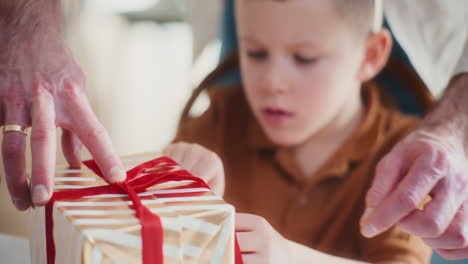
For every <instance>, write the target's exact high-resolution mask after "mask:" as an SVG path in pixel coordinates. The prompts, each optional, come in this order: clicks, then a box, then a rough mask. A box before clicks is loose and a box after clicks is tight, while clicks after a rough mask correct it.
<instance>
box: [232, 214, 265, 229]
mask: <svg viewBox="0 0 468 264" xmlns="http://www.w3.org/2000/svg"><path fill="white" fill-rule="evenodd" d="M265 224H267V222H266V220H265V219H264V218H263V217H261V216H257V215H253V214H240V213H238V214H236V218H235V226H236V232H253V231H256V230H259V229H260V228H262V227H263V226H264V225H265Z"/></svg>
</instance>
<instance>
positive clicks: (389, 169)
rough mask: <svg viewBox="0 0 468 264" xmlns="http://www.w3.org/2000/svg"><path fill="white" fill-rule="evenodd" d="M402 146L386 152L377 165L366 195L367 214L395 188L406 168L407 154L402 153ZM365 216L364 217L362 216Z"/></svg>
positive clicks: (407, 162)
mask: <svg viewBox="0 0 468 264" xmlns="http://www.w3.org/2000/svg"><path fill="white" fill-rule="evenodd" d="M401 150H403V148H398V147H396V148H395V149H393V150H392V151H391V152H390V153H388V154H387V155H386V156H385V157H384V158H383V159H382V160H381V161H380V162H379V163H378V165H377V167H376V170H375V177H374V180H373V183H372V186H371V188H370V189H369V191H368V193H367V195H366V208H367V209H368V210H367V214H368V215H369V214H370V213H371V211H370V210H373V209H374V208H375V207H377V205H379V204H380V203H381V202H382V201H383V200H384V199H385V198H386V197H387V196H388V195H389V194H390V192H391V191H392V190H393V189H394V188H395V186H396V185H397V183H398V182H399V181H400V179H401V177H402V175H404V174H405V173H406V172H407V170H408V164H409V160H408V158H405V157H406V156H408V155H405V153H402V151H401ZM364 218H365V217H364Z"/></svg>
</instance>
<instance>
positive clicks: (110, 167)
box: [63, 82, 126, 182]
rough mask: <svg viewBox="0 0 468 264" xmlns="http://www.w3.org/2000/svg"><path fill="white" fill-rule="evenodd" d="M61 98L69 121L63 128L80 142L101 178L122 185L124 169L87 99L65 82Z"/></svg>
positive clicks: (71, 84) (74, 87)
mask: <svg viewBox="0 0 468 264" xmlns="http://www.w3.org/2000/svg"><path fill="white" fill-rule="evenodd" d="M64 85H65V88H64V89H65V92H63V94H64V95H63V96H65V98H66V100H65V101H66V102H67V104H68V105H67V108H66V109H67V110H68V112H67V114H68V118H69V119H70V123H71V124H68V125H69V126H70V127H66V128H67V129H69V130H70V131H72V132H73V133H75V135H76V136H78V138H79V139H80V140H81V142H82V143H83V144H84V146H85V147H86V148H87V149H88V150H89V152H90V154H91V156H93V158H94V159H95V161H96V163H97V164H98V166H99V168H100V169H101V171H102V173H103V175H104V177H105V178H106V179H107V180H108V181H110V182H120V181H124V180H125V178H126V172H125V167H124V166H123V164H122V161H121V160H120V159H119V156H118V155H117V153H116V151H115V150H114V146H113V145H112V141H111V138H110V136H109V134H108V133H107V131H106V129H105V128H104V126H102V124H101V123H100V122H99V120H98V119H97V117H96V115H95V114H94V112H93V110H92V109H91V106H90V105H89V102H88V100H87V98H86V96H85V95H84V94H83V93H82V92H81V90H80V88H79V87H77V85H75V84H73V83H69V82H66V83H65V84H64Z"/></svg>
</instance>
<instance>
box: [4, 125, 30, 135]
mask: <svg viewBox="0 0 468 264" xmlns="http://www.w3.org/2000/svg"><path fill="white" fill-rule="evenodd" d="M27 129H28V128H27V127H24V126H20V125H6V126H4V127H3V134H5V133H7V132H20V133H22V134H24V135H28V133H27V132H26V130H27Z"/></svg>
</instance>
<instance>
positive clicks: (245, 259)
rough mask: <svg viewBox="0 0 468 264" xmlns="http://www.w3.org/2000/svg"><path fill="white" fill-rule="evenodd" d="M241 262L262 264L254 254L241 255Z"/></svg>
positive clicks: (257, 255)
mask: <svg viewBox="0 0 468 264" xmlns="http://www.w3.org/2000/svg"><path fill="white" fill-rule="evenodd" d="M242 260H243V262H244V264H262V263H263V262H262V259H261V258H260V256H259V254H254V253H246V254H242Z"/></svg>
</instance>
